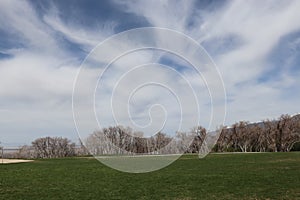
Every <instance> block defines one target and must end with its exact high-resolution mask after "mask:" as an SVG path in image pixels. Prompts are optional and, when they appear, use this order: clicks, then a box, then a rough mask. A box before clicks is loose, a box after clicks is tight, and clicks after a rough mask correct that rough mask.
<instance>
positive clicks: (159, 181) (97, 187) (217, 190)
mask: <svg viewBox="0 0 300 200" xmlns="http://www.w3.org/2000/svg"><path fill="white" fill-rule="evenodd" d="M0 199H1V200H2V199H3V200H4V199H5V200H8V199H14V200H15V199H289V200H290V199H300V153H257V154H210V155H209V156H207V157H205V158H204V159H198V157H197V155H185V156H182V157H181V158H180V159H179V160H177V161H176V162H174V163H173V164H171V165H170V166H168V167H166V168H164V169H162V170H159V171H155V172H151V173H145V174H129V173H123V172H119V171H116V170H114V169H110V168H108V167H106V166H104V165H103V164H101V163H99V162H98V161H97V160H95V159H92V158H67V159H49V160H37V161H35V162H33V163H19V164H9V165H0Z"/></svg>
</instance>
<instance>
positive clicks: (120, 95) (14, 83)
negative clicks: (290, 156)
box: [0, 0, 300, 145]
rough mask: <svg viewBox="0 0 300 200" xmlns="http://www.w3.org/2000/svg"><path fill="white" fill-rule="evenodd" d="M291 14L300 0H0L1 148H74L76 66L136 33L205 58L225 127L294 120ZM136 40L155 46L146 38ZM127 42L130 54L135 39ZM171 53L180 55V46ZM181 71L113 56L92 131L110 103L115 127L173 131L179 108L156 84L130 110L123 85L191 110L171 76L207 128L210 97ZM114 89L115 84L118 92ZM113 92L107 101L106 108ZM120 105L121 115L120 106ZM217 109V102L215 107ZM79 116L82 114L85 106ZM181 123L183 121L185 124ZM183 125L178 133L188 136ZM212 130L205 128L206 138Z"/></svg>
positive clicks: (143, 55) (298, 25) (145, 56)
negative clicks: (219, 93) (60, 144)
mask: <svg viewBox="0 0 300 200" xmlns="http://www.w3.org/2000/svg"><path fill="white" fill-rule="evenodd" d="M299 9H300V1H297V0H295V1H292V0H287V1H277V0H271V1H259V0H254V1H234V0H232V1H218V0H216V1H213V0H212V1H209V0H205V1H192V0H191V1H176V0H173V1H167V0H165V1H154V0H153V1H151V0H149V1H134V0H132V1H130V0H128V1H91V0H88V1H80V0H78V1H77V0H73V1H70V0H66V1H58V0H57V1H42V0H35V1H33V0H32V1H16V0H2V1H1V2H0V142H2V144H4V145H19V144H30V142H31V141H33V140H34V139H36V138H38V137H44V136H63V137H67V138H70V139H71V140H73V141H78V133H77V131H76V127H75V123H74V120H73V112H72V92H73V86H74V81H75V80H76V77H77V74H78V72H79V71H80V69H81V66H82V63H84V61H85V58H86V57H87V56H88V55H90V52H91V51H92V50H93V49H94V48H95V47H96V46H97V45H98V44H99V43H101V42H103V41H104V40H105V39H107V38H109V37H110V36H113V35H114V34H117V33H122V32H123V31H128V30H131V29H134V28H142V27H160V28H166V29H170V30H174V31H177V32H180V33H183V34H186V35H187V36H188V37H190V38H192V39H193V40H195V41H197V42H198V43H199V44H200V45H201V46H202V47H203V48H204V49H205V52H207V54H208V55H209V56H210V58H211V59H212V61H213V63H215V65H216V66H217V69H218V71H219V73H220V77H221V78H222V81H223V83H224V88H225V91H226V117H225V119H224V124H225V125H230V124H232V123H234V122H237V121H240V120H245V121H249V122H255V121H260V120H263V119H273V118H277V117H279V116H280V115H281V114H295V113H298V112H299V103H300V93H299V88H298V86H299V85H300V84H299V83H300V79H299V78H298V77H299V75H300V67H299V65H300V21H299V19H300V12H299ZM142 39H144V40H146V41H147V40H150V42H151V41H152V40H154V38H151V37H150V38H148V37H146V36H145V37H144V38H142ZM160 39H162V38H160ZM162 41H163V40H162ZM127 42H128V44H126V45H128V46H130V45H132V44H133V43H134V39H133V40H132V41H131V40H130V41H127ZM147 42H149V41H147ZM176 45H177V47H178V46H179V47H180V45H182V48H184V45H185V44H182V43H178V44H176ZM118 48H119V46H118V45H115V46H114V47H112V48H110V49H107V52H106V53H114V52H115V51H117V50H118ZM98 53H99V52H98ZM100 53H101V52H100ZM98 62H99V63H100V64H99V65H103V63H102V64H101V62H104V61H103V60H102V61H99V60H98ZM105 62H107V61H105ZM147 63H148V64H149V63H157V64H152V65H151V66H148V67H147V68H143V67H140V68H138V69H137V70H136V71H135V70H133V71H130V72H132V73H131V75H130V74H129V75H128V76H125V77H127V79H126V80H127V82H126V80H125V79H124V80H123V79H121V78H122V75H123V74H124V73H126V72H128V70H129V69H130V70H132V69H133V68H134V67H135V66H138V65H142V64H147ZM189 65H190V64H189V63H188V62H186V61H184V60H182V58H180V57H178V56H176V55H173V54H172V53H168V52H165V51H161V50H151V49H144V50H141V51H138V52H132V53H130V54H128V55H126V56H123V57H121V58H120V59H119V60H117V61H116V62H115V63H113V64H112V66H111V68H110V69H109V70H107V72H106V73H105V74H104V75H103V76H102V77H101V81H102V82H101V81H100V82H101V83H102V84H103V85H100V86H101V87H98V86H97V89H96V90H95V91H96V94H95V99H96V103H95V104H96V105H95V108H96V115H97V117H98V120H99V122H100V124H101V125H102V126H109V125H113V124H112V123H113V121H112V120H109V118H111V116H109V113H110V114H111V110H109V104H108V103H111V102H112V105H114V106H113V108H117V111H116V112H117V113H115V114H116V117H118V118H119V123H120V124H124V125H134V124H132V121H131V122H130V121H128V118H126V117H125V115H126V114H128V113H131V115H132V116H131V117H132V119H134V120H136V121H135V122H134V123H137V124H138V125H139V126H138V127H144V126H146V125H147V124H148V123H149V122H155V120H156V121H157V123H160V125H161V123H162V122H166V123H167V125H166V126H165V130H163V131H165V132H167V133H169V132H170V133H171V132H174V131H176V130H177V125H178V124H179V123H180V120H179V118H178V116H179V114H178V110H176V109H175V108H178V107H179V104H178V101H177V100H176V98H174V95H173V94H172V92H171V91H170V90H168V88H167V89H166V88H163V87H161V86H159V85H149V86H147V87H144V88H143V87H142V89H139V90H136V93H134V94H133V96H132V98H131V99H130V101H128V98H129V96H128V94H130V92H132V90H134V88H135V87H133V86H131V83H139V84H142V83H143V81H145V80H148V79H149V78H153V79H154V80H155V81H162V82H165V84H169V83H170V88H174V91H175V93H176V94H178V96H183V97H188V98H185V99H186V100H184V102H185V103H183V106H184V105H186V104H188V105H191V104H192V103H190V102H189V101H190V100H187V99H190V98H189V97H192V93H189V94H185V92H188V91H189V90H188V89H185V88H189V87H188V86H187V85H186V83H182V82H181V81H180V80H185V79H182V77H181V76H180V75H182V74H183V75H185V77H186V79H187V80H188V81H189V82H190V83H191V85H192V86H193V88H194V89H195V91H196V96H197V98H196V100H197V102H198V104H199V107H200V110H201V111H202V113H201V117H200V121H201V122H200V123H201V124H202V123H203V124H205V125H204V126H207V124H209V114H210V112H211V104H210V99H209V92H208V91H207V88H206V87H205V84H204V82H203V80H202V79H201V78H199V77H196V75H195V72H194V71H193V70H191V69H192V68H191V67H190V66H189ZM97 66H98V65H97ZM168 66H169V67H168ZM94 67H95V66H94ZM99 68H101V67H99ZM97 70H98V69H97ZM97 70H96V71H92V72H91V74H90V75H91V77H90V78H91V80H92V79H95V80H96V79H97V78H99V73H98V72H99V71H97ZM138 70H141V72H138ZM94 72H95V73H94ZM135 73H136V74H135ZM204 74H205V72H204ZM92 75H93V76H92ZM128 80H131V82H130V81H129V82H128ZM132 80H133V81H132ZM149 80H150V79H149ZM118 81H119V82H120V83H122V84H117V83H119V82H118ZM122 81H123V82H122ZM139 81H141V82H139ZM172 81H173V82H172ZM183 82H184V81H183ZM203 84H204V85H203ZM115 86H116V93H115V96H114V97H115V98H114V99H113V101H109V98H110V97H111V96H112V89H113V88H114V87H115ZM85 87H87V88H88V87H90V86H89V85H85ZM212 87H214V86H212ZM87 88H85V89H86V90H88V89H87ZM107 91H108V92H107ZM124 91H125V92H124ZM78 98H79V99H80V100H82V101H84V100H85V93H84V92H83V93H80V94H79V96H78ZM124 102H125V104H126V105H127V107H126V109H125V107H122V105H123V104H122V103H124ZM181 103H182V102H181ZM223 103H224V102H220V106H222V104H223ZM158 104H159V105H158ZM126 105H124V106H126ZM153 105H154V107H153ZM155 105H158V106H155ZM216 107H217V108H218V105H216ZM192 108H195V107H188V106H187V107H186V108H185V109H186V110H187V114H193V112H191V110H193V109H192ZM78 109H82V112H84V110H85V108H84V107H79V108H78ZM128 110H129V112H127V111H128ZM148 111H149V113H148ZM220 115H221V116H222V114H220ZM151 117H152V118H151ZM168 117H169V118H168ZM83 118H84V115H83ZM221 118H222V117H221ZM166 119H167V120H166ZM185 119H186V121H189V118H185ZM149 120H150V121H149ZM151 120H152V121H151ZM178 120H179V121H178ZM191 122H193V121H190V122H186V123H184V124H183V126H185V128H187V127H191V126H193V124H192V123H191ZM220 125H221V124H220ZM216 126H217V124H213V126H212V129H213V128H215V127H216ZM90 128H91V129H97V127H90Z"/></svg>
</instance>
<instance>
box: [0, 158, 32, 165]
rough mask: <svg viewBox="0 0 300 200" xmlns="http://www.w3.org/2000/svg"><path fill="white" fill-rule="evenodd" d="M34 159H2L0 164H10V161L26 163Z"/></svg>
mask: <svg viewBox="0 0 300 200" xmlns="http://www.w3.org/2000/svg"><path fill="white" fill-rule="evenodd" d="M32 161H33V160H21V159H0V164H10V163H24V162H32Z"/></svg>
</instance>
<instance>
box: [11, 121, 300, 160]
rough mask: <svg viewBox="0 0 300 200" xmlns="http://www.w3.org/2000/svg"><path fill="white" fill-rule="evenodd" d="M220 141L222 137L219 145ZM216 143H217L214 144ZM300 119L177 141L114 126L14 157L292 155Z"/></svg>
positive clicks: (180, 135)
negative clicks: (204, 153)
mask: <svg viewBox="0 0 300 200" xmlns="http://www.w3.org/2000/svg"><path fill="white" fill-rule="evenodd" d="M216 137H218V139H217V141H216ZM211 141H216V142H211ZM299 142H300V115H295V116H290V115H282V116H280V117H279V118H278V119H275V120H264V121H261V122H257V123H249V122H245V121H240V122H237V123H234V124H233V125H231V126H227V127H220V128H219V129H218V130H217V131H215V132H208V131H207V130H206V129H205V128H204V127H202V126H198V127H194V128H192V129H191V130H190V131H189V132H177V133H176V134H175V135H174V136H173V137H171V136H169V135H167V134H165V133H162V132H159V133H157V134H155V135H154V136H151V137H144V134H143V133H142V132H135V131H133V130H132V129H131V128H129V127H123V126H114V127H108V128H103V129H101V130H98V131H94V132H93V133H92V134H90V135H89V136H88V137H87V138H86V139H85V141H84V144H85V146H84V145H83V144H82V143H81V142H80V145H77V146H76V145H75V143H73V142H71V141H70V140H68V139H67V138H62V137H44V138H38V139H36V140H35V141H33V142H32V144H31V146H23V147H21V148H20V149H19V150H18V152H16V153H15V154H14V156H13V157H22V158H58V157H69V156H79V155H88V154H92V155H103V154H106V155H107V154H136V153H138V154H177V153H182V152H185V153H198V152H201V151H208V150H210V149H212V151H213V152H288V151H291V150H292V148H294V149H296V150H300V143H299Z"/></svg>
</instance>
